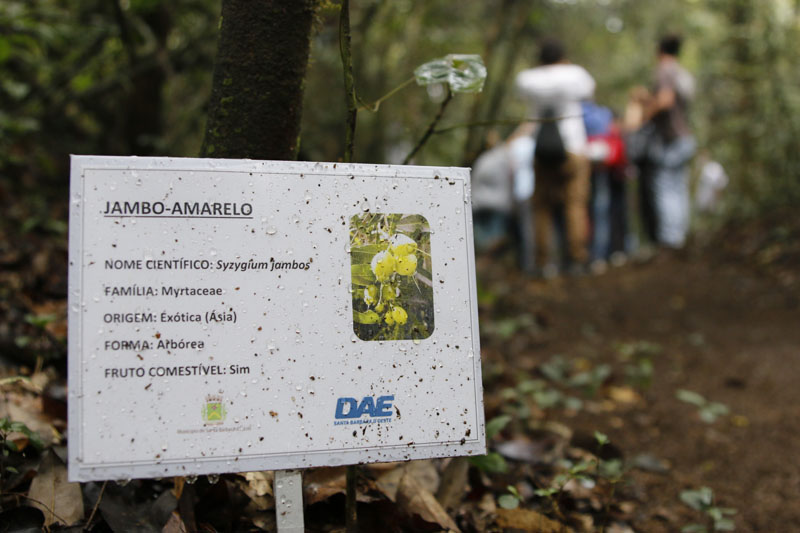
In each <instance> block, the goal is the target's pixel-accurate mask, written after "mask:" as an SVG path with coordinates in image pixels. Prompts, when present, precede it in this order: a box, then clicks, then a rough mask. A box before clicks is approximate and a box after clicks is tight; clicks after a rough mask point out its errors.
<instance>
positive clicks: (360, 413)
mask: <svg viewBox="0 0 800 533" xmlns="http://www.w3.org/2000/svg"><path fill="white" fill-rule="evenodd" d="M393 401H394V396H379V397H378V398H377V399H375V398H373V397H372V396H364V397H363V398H362V399H361V401H358V400H357V399H356V398H347V397H343V398H339V399H338V400H336V421H335V422H334V425H337V426H343V425H347V424H376V423H380V422H383V423H386V422H391V421H392V402H393ZM364 415H367V416H366V418H364Z"/></svg>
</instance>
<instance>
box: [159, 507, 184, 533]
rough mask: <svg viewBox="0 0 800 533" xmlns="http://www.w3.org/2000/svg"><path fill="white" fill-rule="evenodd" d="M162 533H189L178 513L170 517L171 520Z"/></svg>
mask: <svg viewBox="0 0 800 533" xmlns="http://www.w3.org/2000/svg"><path fill="white" fill-rule="evenodd" d="M161 533H187V530H186V524H184V523H183V520H181V517H180V516H179V515H178V513H177V511H173V512H172V514H171V515H170V516H169V520H167V523H166V524H164V527H163V528H161Z"/></svg>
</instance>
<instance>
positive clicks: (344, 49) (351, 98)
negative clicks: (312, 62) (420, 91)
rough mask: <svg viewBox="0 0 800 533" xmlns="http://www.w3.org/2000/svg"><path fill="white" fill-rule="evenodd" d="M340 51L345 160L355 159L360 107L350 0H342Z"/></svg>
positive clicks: (347, 161)
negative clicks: (354, 70) (354, 60)
mask: <svg viewBox="0 0 800 533" xmlns="http://www.w3.org/2000/svg"><path fill="white" fill-rule="evenodd" d="M339 53H340V54H341V56H342V70H343V71H344V93H345V104H346V105H347V118H346V120H345V124H346V128H347V129H346V130H345V137H344V161H345V162H346V163H349V162H350V161H352V160H353V146H354V145H355V137H356V119H357V117H358V107H357V105H356V89H355V82H354V81H353V54H352V49H351V47H350V0H342V10H341V12H340V15H339Z"/></svg>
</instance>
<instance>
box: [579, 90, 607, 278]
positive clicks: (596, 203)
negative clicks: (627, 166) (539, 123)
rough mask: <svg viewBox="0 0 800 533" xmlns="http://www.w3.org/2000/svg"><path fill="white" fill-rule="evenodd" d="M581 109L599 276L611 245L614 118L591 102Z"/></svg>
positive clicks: (593, 251) (593, 247)
mask: <svg viewBox="0 0 800 533" xmlns="http://www.w3.org/2000/svg"><path fill="white" fill-rule="evenodd" d="M581 108H582V109H583V124H584V126H585V127H586V136H587V144H586V155H587V157H588V158H589V161H590V163H591V180H590V181H591V195H590V198H591V200H590V202H589V209H590V211H589V215H590V218H591V222H592V230H591V239H590V252H591V261H592V262H591V269H592V271H593V272H597V273H599V272H602V271H604V270H605V266H606V261H607V260H608V255H609V253H610V252H609V247H610V245H611V244H610V243H611V189H610V184H609V168H608V166H607V165H606V164H605V162H606V160H607V159H608V155H609V153H610V146H609V144H608V139H607V136H608V133H609V131H610V130H611V121H612V120H613V115H612V113H611V110H610V109H608V108H607V107H603V106H600V105H597V104H596V103H594V102H591V101H588V100H587V101H585V102H583V103H582V104H581Z"/></svg>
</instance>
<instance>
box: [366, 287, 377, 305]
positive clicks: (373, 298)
mask: <svg viewBox="0 0 800 533" xmlns="http://www.w3.org/2000/svg"><path fill="white" fill-rule="evenodd" d="M364 301H365V302H366V304H367V305H372V304H374V303H375V302H377V301H378V287H376V286H375V285H370V286H369V287H367V288H366V289H364Z"/></svg>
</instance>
